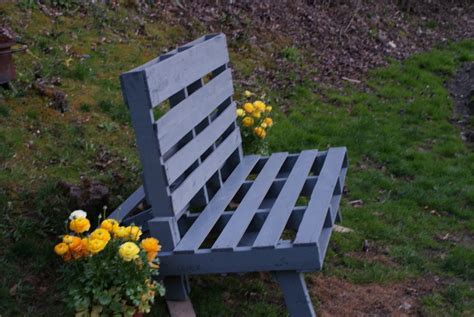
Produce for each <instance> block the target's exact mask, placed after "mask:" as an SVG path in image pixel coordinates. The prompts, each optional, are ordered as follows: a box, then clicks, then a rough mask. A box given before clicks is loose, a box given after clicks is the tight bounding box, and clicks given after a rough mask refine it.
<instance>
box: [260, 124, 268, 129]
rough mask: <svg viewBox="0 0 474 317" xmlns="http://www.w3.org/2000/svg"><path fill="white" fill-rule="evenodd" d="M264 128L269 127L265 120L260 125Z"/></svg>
mask: <svg viewBox="0 0 474 317" xmlns="http://www.w3.org/2000/svg"><path fill="white" fill-rule="evenodd" d="M260 126H261V127H262V128H264V129H266V128H268V126H267V124H266V123H265V122H263V123H262V124H261V125H260Z"/></svg>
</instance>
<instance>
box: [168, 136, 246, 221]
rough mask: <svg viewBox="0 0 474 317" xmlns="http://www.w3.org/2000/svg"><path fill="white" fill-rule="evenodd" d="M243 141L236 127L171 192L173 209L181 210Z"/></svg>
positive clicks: (176, 211)
mask: <svg viewBox="0 0 474 317" xmlns="http://www.w3.org/2000/svg"><path fill="white" fill-rule="evenodd" d="M240 143H241V138H240V131H239V129H235V130H234V131H233V132H232V133H231V134H230V135H229V136H228V137H227V138H226V139H225V140H224V141H223V142H222V143H221V144H220V145H219V146H218V147H217V149H216V150H214V152H212V153H211V154H210V155H209V157H207V158H206V160H205V161H204V162H202V164H201V165H199V166H198V167H197V168H196V169H195V170H194V171H193V172H192V173H191V174H190V175H189V176H188V177H187V178H186V179H185V180H184V181H183V183H182V184H181V185H179V187H178V188H176V190H175V191H174V192H173V193H172V194H171V201H172V203H173V210H174V211H175V213H178V212H180V211H181V210H182V209H183V208H184V207H185V206H186V205H187V204H188V203H189V201H190V200H191V199H192V198H193V197H194V195H196V193H197V192H198V191H199V190H200V189H201V188H202V187H203V186H204V184H205V183H206V182H207V181H208V180H209V178H210V177H211V176H212V175H213V174H214V173H215V172H216V171H217V169H219V168H220V167H221V166H222V164H224V162H225V161H226V160H227V159H228V158H229V156H230V155H231V154H232V153H233V152H234V151H235V149H236V148H237V147H238V146H239V144H240Z"/></svg>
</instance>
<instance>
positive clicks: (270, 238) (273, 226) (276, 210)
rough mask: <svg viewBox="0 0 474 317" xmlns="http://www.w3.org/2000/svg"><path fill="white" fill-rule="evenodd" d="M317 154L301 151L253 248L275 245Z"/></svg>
mask: <svg viewBox="0 0 474 317" xmlns="http://www.w3.org/2000/svg"><path fill="white" fill-rule="evenodd" d="M317 154H318V151H316V150H310V151H303V152H301V154H300V156H299V157H298V159H297V160H296V163H295V165H294V166H293V169H292V170H291V172H290V175H289V176H288V179H287V181H286V182H285V185H283V188H282V190H281V192H280V194H279V195H278V197H277V199H276V201H275V203H274V205H273V207H272V208H271V210H270V213H269V215H268V217H267V219H266V220H265V223H264V224H263V227H262V229H261V230H260V233H259V234H258V237H257V239H256V240H255V243H254V245H253V247H254V248H268V247H274V246H275V245H276V243H277V242H278V240H279V239H280V236H281V234H282V232H283V230H284V229H285V226H286V223H287V221H288V218H289V217H290V215H291V212H292V210H293V207H294V206H295V204H296V201H297V200H298V197H299V194H300V193H301V190H302V188H303V185H304V184H305V182H306V178H307V177H308V174H309V172H310V170H311V167H312V166H313V163H314V160H315V159H316V155H317Z"/></svg>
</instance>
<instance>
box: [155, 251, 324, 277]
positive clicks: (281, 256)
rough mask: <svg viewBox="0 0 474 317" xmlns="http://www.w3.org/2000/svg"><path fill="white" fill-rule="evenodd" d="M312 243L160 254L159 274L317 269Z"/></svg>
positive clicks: (304, 270) (316, 257) (305, 270)
mask: <svg viewBox="0 0 474 317" xmlns="http://www.w3.org/2000/svg"><path fill="white" fill-rule="evenodd" d="M320 267H321V264H320V263H319V256H318V252H317V247H316V246H304V247H298V248H295V247H293V246H292V245H291V244H290V243H281V244H279V245H278V246H277V247H276V248H274V249H273V248H272V249H252V248H250V247H238V248H236V249H235V250H231V251H223V252H212V251H211V250H210V249H204V250H201V249H200V250H198V251H197V252H196V253H191V254H190V253H172V252H161V253H160V275H162V276H173V275H181V274H193V275H195V274H213V273H243V272H259V271H263V272H268V271H282V270H295V271H298V272H308V271H316V270H319V269H320Z"/></svg>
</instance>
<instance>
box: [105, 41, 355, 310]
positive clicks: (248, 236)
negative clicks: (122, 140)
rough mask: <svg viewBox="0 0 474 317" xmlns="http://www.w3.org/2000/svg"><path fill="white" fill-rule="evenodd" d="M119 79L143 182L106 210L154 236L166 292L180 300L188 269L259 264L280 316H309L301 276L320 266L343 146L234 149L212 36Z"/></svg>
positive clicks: (343, 166)
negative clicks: (274, 290)
mask: <svg viewBox="0 0 474 317" xmlns="http://www.w3.org/2000/svg"><path fill="white" fill-rule="evenodd" d="M120 80H121V85H122V91H123V96H124V99H125V102H126V104H127V106H128V109H129V111H130V114H131V121H132V125H133V128H134V130H135V134H136V142H137V147H138V151H139V156H140V160H141V163H142V166H143V174H142V178H143V186H142V187H140V188H138V189H137V190H136V191H135V192H134V193H133V194H132V195H131V196H130V197H129V198H128V199H127V200H125V201H124V203H123V204H122V205H121V206H119V208H117V210H115V211H114V212H113V213H112V214H111V215H110V217H111V218H115V219H117V220H119V221H122V222H124V223H135V224H136V225H140V226H142V229H143V231H144V232H146V233H147V234H149V235H151V236H154V237H156V238H158V239H159V240H160V243H161V244H162V252H161V253H160V261H161V264H160V274H161V275H162V276H163V277H164V284H165V287H166V291H167V293H166V298H167V300H170V301H187V300H188V294H189V292H190V285H189V281H188V276H189V275H193V274H222V273H224V274H226V273H245V272H258V271H267V272H271V273H272V275H273V276H274V277H275V279H276V281H277V282H278V283H279V285H280V286H281V289H282V291H283V295H284V299H285V303H286V305H287V308H288V311H289V313H290V315H291V316H298V317H302V316H315V312H314V308H313V305H312V303H311V299H310V296H309V294H308V290H307V288H306V284H305V281H304V278H303V275H302V273H303V272H313V271H318V270H321V268H322V265H323V260H324V257H325V253H326V249H327V246H328V242H329V238H330V236H331V232H332V227H333V224H334V222H335V221H336V220H340V213H339V203H340V200H341V195H342V191H343V185H344V179H345V175H346V171H347V166H348V160H347V153H346V148H344V147H337V148H330V149H328V150H327V151H317V150H306V151H302V152H301V153H298V154H289V153H286V152H282V153H273V154H272V155H270V156H268V157H262V156H259V155H248V156H244V155H243V152H242V145H241V135H240V130H239V126H238V125H237V123H236V104H235V102H234V101H233V99H232V95H233V92H234V91H233V83H232V76H231V69H230V68H229V54H228V50H227V44H226V38H225V36H224V35H223V34H211V35H206V36H203V37H201V38H199V39H197V40H195V41H193V42H191V43H188V44H186V45H183V46H181V47H178V48H177V49H175V50H173V51H171V52H169V53H167V54H164V55H162V56H160V57H158V58H155V59H153V60H151V61H150V62H148V63H146V64H144V65H142V66H140V67H137V68H135V69H133V70H131V71H129V72H126V73H124V74H122V75H121V77H120ZM160 105H162V106H163V105H166V106H169V110H168V111H167V112H166V113H165V114H164V115H163V116H161V117H160V118H158V119H157V118H155V115H154V113H155V112H154V109H155V107H158V106H160Z"/></svg>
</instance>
